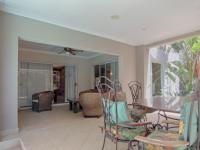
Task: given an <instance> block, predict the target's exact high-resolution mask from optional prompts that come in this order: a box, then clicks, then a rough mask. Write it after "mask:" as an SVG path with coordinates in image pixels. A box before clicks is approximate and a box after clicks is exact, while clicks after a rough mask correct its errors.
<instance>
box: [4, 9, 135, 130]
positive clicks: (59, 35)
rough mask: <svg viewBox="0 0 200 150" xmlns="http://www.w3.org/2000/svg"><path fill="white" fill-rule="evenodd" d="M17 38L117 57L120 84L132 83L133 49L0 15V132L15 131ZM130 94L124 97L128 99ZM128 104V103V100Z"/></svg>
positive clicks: (16, 117)
mask: <svg viewBox="0 0 200 150" xmlns="http://www.w3.org/2000/svg"><path fill="white" fill-rule="evenodd" d="M18 38H22V39H24V40H28V41H33V42H38V43H44V44H45V43H46V44H51V45H58V46H63V47H66V46H69V47H72V48H77V49H84V50H88V51H94V50H96V51H101V52H104V53H110V54H116V55H119V56H120V57H119V63H120V64H119V70H120V81H121V82H122V83H123V87H124V89H125V90H126V91H127V92H128V87H127V83H128V82H129V81H130V80H135V78H136V76H135V62H134V61H135V51H134V47H132V46H129V45H126V44H122V43H120V42H115V41H112V40H108V39H105V38H100V37H97V36H93V35H89V34H85V33H82V32H78V31H73V30H70V29H67V28H62V27H58V26H55V25H51V24H47V23H43V22H39V21H35V20H32V19H27V18H24V17H19V16H15V15H10V14H6V13H3V12H0V73H1V74H0V131H1V133H2V131H3V132H4V133H10V132H12V131H13V132H14V131H17V129H18V113H17V93H18V90H17V83H18V80H17V79H18V77H17V74H18ZM129 96H130V94H128V98H129ZM129 100H130V99H129Z"/></svg>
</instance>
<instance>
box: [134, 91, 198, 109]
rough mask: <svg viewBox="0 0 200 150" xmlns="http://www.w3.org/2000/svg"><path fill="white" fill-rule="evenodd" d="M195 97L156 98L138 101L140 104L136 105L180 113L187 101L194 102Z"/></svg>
mask: <svg viewBox="0 0 200 150" xmlns="http://www.w3.org/2000/svg"><path fill="white" fill-rule="evenodd" d="M194 98H195V95H192V96H184V97H183V96H176V97H162V96H155V97H151V98H144V99H138V102H136V103H134V104H135V105H139V106H142V107H146V108H149V109H153V110H159V111H165V112H173V113H180V110H181V106H182V104H183V103H184V101H185V100H193V99H194Z"/></svg>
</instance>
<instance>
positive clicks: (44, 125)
mask: <svg viewBox="0 0 200 150" xmlns="http://www.w3.org/2000/svg"><path fill="white" fill-rule="evenodd" d="M147 118H148V120H150V121H153V122H156V121H157V113H152V114H148V116H147ZM19 120H20V121H19V123H20V134H19V135H20V137H21V139H22V141H23V143H24V146H25V147H26V149H27V150H101V147H102V141H103V134H102V133H101V130H100V128H99V126H102V125H103V118H84V117H83V116H82V113H81V112H80V113H76V114H74V113H73V112H70V111H69V109H68V105H65V106H57V107H53V110H52V111H45V112H41V113H37V112H32V111H31V110H26V111H21V112H20V113H19ZM114 149H115V145H114V144H113V143H112V142H111V141H110V140H107V142H106V146H105V149H104V150H114ZM126 149H127V144H121V143H120V144H119V150H126Z"/></svg>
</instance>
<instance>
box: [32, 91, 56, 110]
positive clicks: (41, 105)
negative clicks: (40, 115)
mask: <svg viewBox="0 0 200 150" xmlns="http://www.w3.org/2000/svg"><path fill="white" fill-rule="evenodd" d="M53 100H54V93H53V92H52V91H43V92H39V93H35V94H33V95H32V111H37V112H41V111H45V110H51V109H52V101H53Z"/></svg>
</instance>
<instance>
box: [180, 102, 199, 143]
mask: <svg viewBox="0 0 200 150" xmlns="http://www.w3.org/2000/svg"><path fill="white" fill-rule="evenodd" d="M191 104H192V103H191V102H185V103H184V105H183V106H182V108H181V117H180V120H181V121H180V126H179V134H180V136H179V139H180V140H184V141H187V140H188V137H189V143H190V145H193V144H194V143H195V142H196V140H197V134H198V133H197V131H198V129H197V127H198V125H197V124H198V102H197V101H195V102H194V106H193V110H192V114H191V127H190V129H189V126H190V125H189V117H190V108H191ZM188 130H190V135H189V133H188Z"/></svg>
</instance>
